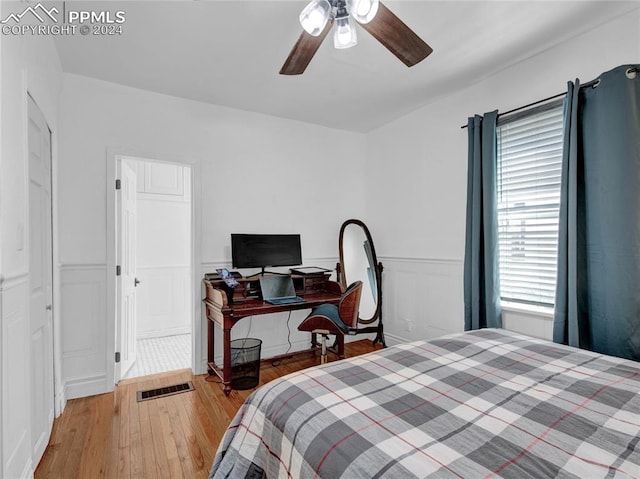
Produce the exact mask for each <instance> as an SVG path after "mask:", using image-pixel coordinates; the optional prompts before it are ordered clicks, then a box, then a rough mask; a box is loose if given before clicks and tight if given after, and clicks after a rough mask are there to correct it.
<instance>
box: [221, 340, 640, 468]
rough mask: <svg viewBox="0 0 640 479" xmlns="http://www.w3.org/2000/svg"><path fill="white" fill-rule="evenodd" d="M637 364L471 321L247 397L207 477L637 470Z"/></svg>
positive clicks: (639, 462)
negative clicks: (464, 327) (468, 327)
mask: <svg viewBox="0 0 640 479" xmlns="http://www.w3.org/2000/svg"><path fill="white" fill-rule="evenodd" d="M639 443H640V364H639V363H636V362H633V361H628V360H623V359H618V358H613V357H609V356H602V355H598V354H594V353H591V352H588V351H583V350H579V349H574V348H569V347H565V346H561V345H558V344H554V343H550V342H546V341H542V340H536V339H532V338H528V337H524V336H521V335H518V334H515V333H511V332H508V331H503V330H496V329H485V330H479V331H473V332H468V333H463V334H459V335H453V336H448V337H445V338H440V339H436V340H431V341H421V342H414V343H410V344H403V345H398V346H394V347H390V348H387V349H383V350H379V351H376V352H374V353H370V354H367V355H364V356H359V357H355V358H351V359H348V360H345V361H337V362H333V363H328V364H326V365H322V366H317V367H313V368H310V369H306V370H303V371H300V372H298V373H294V374H291V375H289V376H286V377H283V378H281V379H278V380H275V381H272V382H270V383H268V384H266V385H265V386H263V387H262V388H260V389H258V390H257V391H256V392H255V393H253V394H252V395H251V396H250V397H249V398H248V399H247V401H246V403H245V404H244V406H243V407H242V408H241V409H240V411H238V414H237V415H236V417H235V418H234V420H233V421H232V422H231V425H230V426H229V429H228V430H227V432H226V434H225V436H224V437H223V440H222V443H221V444H220V447H219V449H218V452H217V454H216V457H215V460H214V464H213V468H212V470H211V474H210V477H211V478H215V479H219V478H223V477H225V478H226V477H228V478H261V477H266V478H276V477H278V478H303V479H306V478H325V479H338V478H345V479H356V478H366V479H371V478H377V477H385V478H399V479H400V478H401V479H404V478H414V477H433V478H449V477H458V478H472V479H475V478H500V477H504V478H517V479H522V478H536V479H538V478H550V477H553V478H556V477H558V478H580V479H591V478H639V477H640V444H639Z"/></svg>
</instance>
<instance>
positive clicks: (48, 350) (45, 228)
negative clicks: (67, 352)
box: [28, 97, 54, 465]
mask: <svg viewBox="0 0 640 479" xmlns="http://www.w3.org/2000/svg"><path fill="white" fill-rule="evenodd" d="M28 144H29V146H28V148H29V151H28V153H29V293H30V311H29V327H30V333H31V334H30V351H29V356H30V359H31V368H30V371H31V378H30V379H31V395H30V398H29V400H30V401H31V444H32V453H33V456H32V457H33V464H34V465H36V464H38V462H39V461H40V458H41V457H42V454H43V453H44V450H45V449H46V447H47V444H48V443H49V436H50V435H51V427H52V425H53V418H54V386H53V307H52V306H53V259H52V235H51V132H50V130H49V127H48V126H47V123H46V121H45V119H44V115H43V114H42V112H41V111H40V109H39V108H38V106H37V105H36V104H35V102H34V101H33V100H32V99H31V97H29V130H28Z"/></svg>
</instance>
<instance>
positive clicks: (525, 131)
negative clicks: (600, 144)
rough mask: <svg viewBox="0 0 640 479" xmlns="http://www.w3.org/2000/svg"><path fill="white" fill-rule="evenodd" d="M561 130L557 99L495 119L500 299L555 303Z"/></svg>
mask: <svg viewBox="0 0 640 479" xmlns="http://www.w3.org/2000/svg"><path fill="white" fill-rule="evenodd" d="M562 134H563V130H562V100H559V101H556V102H553V103H550V104H546V105H543V106H542V107H538V108H536V109H532V110H528V111H526V112H524V113H521V114H519V115H518V116H517V117H516V116H513V117H511V118H509V119H507V120H505V121H499V122H498V129H497V136H498V153H497V156H498V158H497V160H498V165H497V166H498V168H497V170H498V171H497V181H498V184H497V195H498V196H497V204H498V243H499V249H500V257H499V264H500V291H501V297H502V299H503V300H506V301H516V302H522V303H529V304H537V305H545V306H553V304H554V300H555V285H556V266H557V251H558V244H557V243H558V213H559V209H560V175H561V165H562Z"/></svg>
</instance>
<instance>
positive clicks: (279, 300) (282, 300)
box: [260, 274, 304, 304]
mask: <svg viewBox="0 0 640 479" xmlns="http://www.w3.org/2000/svg"><path fill="white" fill-rule="evenodd" d="M260 290H261V291H262V299H263V300H264V301H266V302H267V303H270V304H290V303H303V302H304V299H302V298H301V297H299V296H296V292H295V289H294V287H293V280H292V279H291V276H289V275H288V274H277V275H273V276H261V277H260Z"/></svg>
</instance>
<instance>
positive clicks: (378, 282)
mask: <svg viewBox="0 0 640 479" xmlns="http://www.w3.org/2000/svg"><path fill="white" fill-rule="evenodd" d="M349 225H356V226H359V227H360V228H362V230H363V231H364V234H365V236H366V237H367V241H368V242H369V245H371V256H372V258H373V262H374V269H375V280H376V289H377V293H378V294H377V298H376V310H375V312H374V313H373V316H371V317H370V318H361V317H360V315H359V314H358V322H359V323H362V324H370V323H373V322H374V321H376V320H377V319H378V318H379V317H380V313H381V311H382V264H381V263H379V262H378V256H377V255H376V248H375V246H374V244H373V239H372V238H371V233H370V232H369V228H367V225H365V224H364V223H363V222H362V221H360V220H357V219H354V218H352V219H348V220H347V221H345V222H344V223H342V226H341V227H340V236H339V240H338V243H339V249H340V274H339V278H340V284H342V286H343V287H344V288H346V287H347V286H348V285H347V284H346V274H345V268H344V265H345V263H344V248H343V240H344V231H345V229H346V228H347V226H349Z"/></svg>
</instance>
